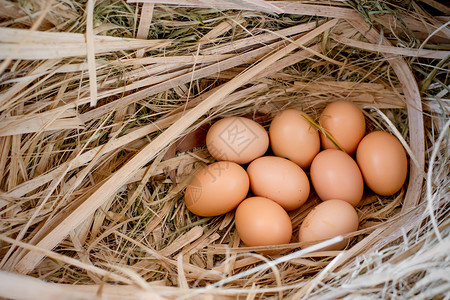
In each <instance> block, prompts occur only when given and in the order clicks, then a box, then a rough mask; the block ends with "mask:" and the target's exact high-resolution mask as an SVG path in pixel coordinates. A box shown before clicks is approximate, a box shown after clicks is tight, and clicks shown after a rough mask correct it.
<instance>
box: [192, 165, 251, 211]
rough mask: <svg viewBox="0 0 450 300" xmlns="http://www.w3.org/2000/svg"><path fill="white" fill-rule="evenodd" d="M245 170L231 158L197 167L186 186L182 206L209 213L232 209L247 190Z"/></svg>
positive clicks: (243, 197) (245, 194)
mask: <svg viewBox="0 0 450 300" xmlns="http://www.w3.org/2000/svg"><path fill="white" fill-rule="evenodd" d="M248 189H249V179H248V175H247V172H246V171H245V170H244V168H242V167H241V166H240V165H238V164H236V163H234V162H228V161H220V162H216V163H213V164H210V165H208V166H206V167H205V168H203V169H202V170H200V172H198V173H197V174H196V175H195V176H194V177H193V179H192V181H191V182H190V183H189V185H188V186H187V188H186V192H185V196H184V200H185V204H186V207H187V208H188V209H189V210H190V211H191V212H192V213H194V214H196V215H199V216H203V217H212V216H218V215H221V214H225V213H227V212H229V211H231V210H233V209H234V208H235V207H236V206H238V204H239V203H240V202H241V201H242V200H244V199H245V197H246V196H247V194H248Z"/></svg>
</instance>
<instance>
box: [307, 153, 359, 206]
mask: <svg viewBox="0 0 450 300" xmlns="http://www.w3.org/2000/svg"><path fill="white" fill-rule="evenodd" d="M310 176H311V182H312V185H313V186H314V189H315V191H316V193H317V195H318V196H319V198H320V199H322V200H323V201H326V200H330V199H341V200H344V201H347V202H348V203H350V204H351V205H353V206H356V205H358V203H359V202H360V201H361V199H362V195H363V192H364V181H363V177H362V175H361V171H360V170H359V168H358V165H357V164H356V162H355V161H354V160H353V158H351V156H349V155H348V154H347V153H345V152H343V151H340V150H335V149H327V150H324V151H322V152H320V153H319V154H318V155H317V156H316V157H315V158H314V160H313V162H312V164H311V172H310Z"/></svg>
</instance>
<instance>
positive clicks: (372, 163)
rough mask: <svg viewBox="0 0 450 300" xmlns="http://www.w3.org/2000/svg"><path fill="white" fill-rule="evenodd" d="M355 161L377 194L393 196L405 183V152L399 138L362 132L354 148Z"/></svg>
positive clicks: (376, 132)
mask: <svg viewBox="0 0 450 300" xmlns="http://www.w3.org/2000/svg"><path fill="white" fill-rule="evenodd" d="M356 161H357V162H358V165H359V167H360V169H361V173H362V174H363V176H364V181H365V183H366V184H367V186H368V187H369V188H370V189H371V190H372V191H374V192H375V193H377V194H379V195H382V196H390V195H393V194H395V193H396V192H398V191H399V190H400V189H401V188H402V186H403V184H404V183H405V180H406V175H407V173H408V160H407V158H406V152H405V150H404V149H403V146H402V144H401V143H400V141H399V140H398V139H397V138H396V137H395V136H393V135H391V134H389V133H387V132H383V131H374V132H371V133H369V134H368V135H366V136H365V137H364V138H363V139H362V141H361V142H360V144H359V146H358V150H357V151H356Z"/></svg>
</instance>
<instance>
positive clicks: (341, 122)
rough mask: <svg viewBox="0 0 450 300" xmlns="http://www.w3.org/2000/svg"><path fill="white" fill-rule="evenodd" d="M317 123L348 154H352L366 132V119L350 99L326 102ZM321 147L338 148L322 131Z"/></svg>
mask: <svg viewBox="0 0 450 300" xmlns="http://www.w3.org/2000/svg"><path fill="white" fill-rule="evenodd" d="M319 124H320V125H321V126H322V127H323V128H324V129H325V130H326V131H327V132H328V133H329V134H331V136H332V137H333V138H334V140H335V141H336V142H337V144H338V145H339V146H340V147H342V148H343V150H345V152H347V153H348V154H350V155H351V154H353V153H354V152H355V151H356V147H357V146H358V144H359V142H360V141H361V139H362V138H363V136H364V134H365V132H366V120H365V118H364V115H363V113H362V112H361V110H360V109H359V108H358V107H357V106H356V105H355V104H353V103H352V102H350V101H336V102H332V103H330V104H328V105H327V106H326V107H325V109H324V110H323V112H322V114H321V115H320V118H319ZM320 140H321V143H322V148H324V149H338V148H337V147H336V146H335V145H334V143H333V142H332V141H331V140H330V139H329V138H328V137H326V136H325V135H324V134H323V133H321V134H320Z"/></svg>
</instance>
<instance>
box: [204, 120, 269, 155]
mask: <svg viewBox="0 0 450 300" xmlns="http://www.w3.org/2000/svg"><path fill="white" fill-rule="evenodd" d="M206 147H207V149H208V152H209V153H210V154H211V155H212V156H213V157H214V158H215V159H217V160H219V161H221V160H226V161H232V162H235V163H238V164H247V163H249V162H251V161H252V160H254V159H255V158H258V157H260V156H262V155H263V154H264V153H265V152H266V151H267V149H268V148H269V135H268V134H267V131H266V130H265V129H264V127H262V126H261V125H259V124H258V123H256V122H255V121H253V120H251V119H248V118H243V117H229V118H224V119H221V120H219V121H217V122H216V123H214V124H213V125H212V126H211V128H210V129H209V130H208V133H207V134H206Z"/></svg>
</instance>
